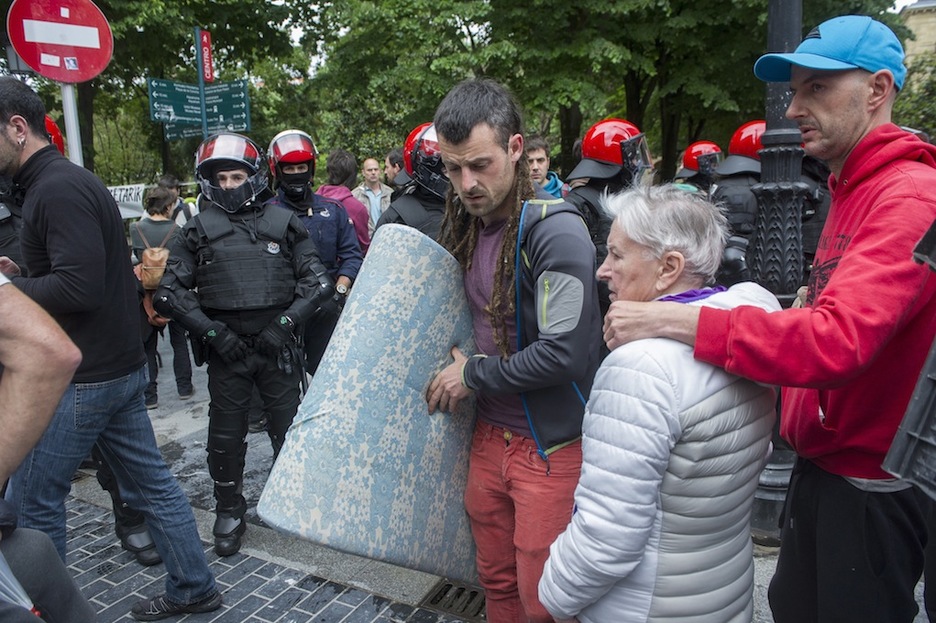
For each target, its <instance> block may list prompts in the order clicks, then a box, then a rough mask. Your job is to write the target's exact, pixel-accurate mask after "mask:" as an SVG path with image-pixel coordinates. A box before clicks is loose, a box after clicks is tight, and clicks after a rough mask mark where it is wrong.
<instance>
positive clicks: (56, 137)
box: [45, 115, 65, 156]
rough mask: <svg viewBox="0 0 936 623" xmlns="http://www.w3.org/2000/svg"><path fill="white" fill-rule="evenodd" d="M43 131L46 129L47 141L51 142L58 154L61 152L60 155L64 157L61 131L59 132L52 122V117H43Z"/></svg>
mask: <svg viewBox="0 0 936 623" xmlns="http://www.w3.org/2000/svg"><path fill="white" fill-rule="evenodd" d="M45 129H46V134H48V135H49V140H51V141H52V144H53V145H55V147H56V148H57V149H58V150H59V152H61V154H62V155H63V156H64V155H65V137H63V136H62V131H61V130H59V127H58V125H57V124H56V123H55V121H53V120H52V117H50V116H49V115H46V116H45Z"/></svg>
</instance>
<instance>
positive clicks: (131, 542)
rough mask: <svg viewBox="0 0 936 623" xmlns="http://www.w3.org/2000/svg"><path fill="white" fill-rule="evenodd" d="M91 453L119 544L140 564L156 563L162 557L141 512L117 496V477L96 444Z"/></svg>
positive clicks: (147, 565) (149, 564) (118, 492)
mask: <svg viewBox="0 0 936 623" xmlns="http://www.w3.org/2000/svg"><path fill="white" fill-rule="evenodd" d="M91 456H92V458H93V459H94V461H95V462H96V463H97V479H98V483H100V485H101V488H102V489H104V490H105V491H107V492H108V493H109V494H110V497H111V502H112V503H113V505H114V532H116V533H117V538H118V539H120V546H121V547H123V548H124V549H125V550H127V551H128V552H130V553H132V554H133V555H134V557H136V559H137V562H138V563H140V564H141V565H143V566H146V567H150V566H152V565H158V564H159V563H161V562H162V558H160V556H159V552H157V551H156V543H154V542H153V537H152V535H151V534H150V532H149V528H147V527H146V522H145V521H144V520H143V514H142V513H140V512H138V511H135V510H133V509H132V508H130V507H129V506H127V504H126V502H124V501H123V500H122V499H121V497H120V489H119V488H118V487H117V479H116V478H114V473H113V472H112V471H111V469H110V466H109V465H108V464H107V462H106V461H105V460H104V456H103V455H102V454H101V452H100V450H98V448H97V446H95V447H94V448H93V449H92V451H91Z"/></svg>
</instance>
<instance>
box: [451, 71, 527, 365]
mask: <svg viewBox="0 0 936 623" xmlns="http://www.w3.org/2000/svg"><path fill="white" fill-rule="evenodd" d="M434 123H435V127H436V132H437V133H438V134H439V135H440V137H442V138H443V139H444V140H446V141H447V142H451V143H454V144H456V145H458V144H460V143H462V142H464V141H466V140H467V139H468V137H469V136H470V135H471V131H472V130H473V129H474V128H475V126H477V125H479V124H481V123H484V124H487V125H488V126H490V127H491V128H492V129H493V130H494V133H495V136H496V137H497V142H498V144H499V145H500V147H501V148H502V149H503V150H504V151H505V152H506V151H507V149H508V145H509V142H510V137H511V136H513V135H514V134H521V135H522V134H523V117H522V115H521V113H520V106H519V105H518V104H517V102H516V100H515V99H514V98H513V96H511V94H510V92H509V91H507V89H505V88H504V87H503V86H501V85H500V84H498V83H497V82H494V81H493V80H488V79H480V80H466V81H464V82H461V83H459V84H458V85H456V86H455V87H454V88H453V89H452V90H451V91H449V93H448V95H446V96H445V99H443V100H442V103H441V104H439V108H438V109H437V110H436V114H435V119H434ZM534 196H535V191H534V190H533V180H532V179H531V178H530V165H529V163H528V162H527V159H526V158H520V160H519V161H518V162H517V165H516V178H515V180H514V186H513V189H512V191H511V193H510V194H509V195H508V196H507V197H506V199H505V201H512V202H513V203H514V209H513V210H511V211H510V216H508V217H507V223H506V224H505V225H504V242H503V244H502V246H501V251H500V255H499V256H498V258H497V266H496V268H495V269H494V290H493V292H492V293H491V302H490V303H489V304H488V306H487V307H486V308H485V310H484V311H485V313H487V314H488V316H489V318H490V320H491V328H492V329H493V332H494V342H495V344H496V345H497V349H498V350H499V351H500V353H501V355H502V356H504V357H506V356H508V355H509V354H510V344H509V341H508V337H507V324H506V322H505V319H506V318H508V317H509V315H510V314H513V313H515V312H516V304H515V302H514V300H515V297H516V287H515V275H514V257H515V254H516V252H517V232H518V230H519V227H520V213H521V210H522V208H523V203H524V202H525V201H527V200H529V199H532V198H533V197H534ZM480 227H481V219H480V218H476V217H473V216H472V215H471V214H469V213H468V211H467V210H466V209H465V207H464V205H463V204H462V202H461V199H460V198H459V196H458V193H457V192H455V190H454V189H452V190H450V191H449V193H448V196H447V197H446V200H445V216H444V218H443V220H442V231H441V234H440V236H439V242H440V244H441V245H442V246H443V247H445V248H446V249H447V250H448V251H449V252H450V253H451V254H452V255H453V256H455V259H456V260H458V263H459V265H460V266H461V267H462V269H463V270H468V269H469V268H471V258H472V256H473V255H474V250H475V246H476V245H477V243H478V231H479V229H480Z"/></svg>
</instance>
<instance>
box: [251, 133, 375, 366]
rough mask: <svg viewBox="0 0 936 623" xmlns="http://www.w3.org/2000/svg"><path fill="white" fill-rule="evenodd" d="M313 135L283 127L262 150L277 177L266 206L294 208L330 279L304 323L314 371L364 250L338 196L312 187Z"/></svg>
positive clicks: (309, 363)
mask: <svg viewBox="0 0 936 623" xmlns="http://www.w3.org/2000/svg"><path fill="white" fill-rule="evenodd" d="M317 155H318V154H317V151H316V149H315V144H314V143H313V142H312V137H311V136H309V135H308V134H306V133H305V132H303V131H301V130H284V131H282V132H280V133H279V134H277V135H276V136H275V137H273V140H272V141H271V142H270V148H269V149H268V150H267V156H268V158H269V160H270V172H271V173H272V174H273V176H274V177H275V178H276V181H277V184H278V188H277V191H276V196H275V197H273V198H272V199H270V201H269V202H268V203H267V207H270V206H276V207H278V208H284V209H286V210H290V211H294V212H295V214H296V216H298V217H299V220H300V221H302V224H303V225H305V227H306V229H307V230H308V232H309V236H310V237H311V238H312V241H313V242H315V248H316V249H317V250H318V254H319V258H320V259H321V261H322V264H323V265H324V266H325V268H326V270H328V275H329V277H331V278H332V279H333V280H334V281H335V292H336V295H335V297H334V298H333V299H332V301H329V302H327V303H326V304H324V305H322V306H321V307H319V309H318V310H317V311H316V313H315V316H314V318H312V319H311V320H310V321H309V322H308V323H307V326H306V329H305V368H306V371H307V372H308V373H309V374H313V375H314V374H315V371H316V370H317V369H318V365H319V363H321V361H322V356H323V355H324V354H325V347H326V346H328V341H329V340H330V339H331V335H332V332H333V331H334V330H335V326H336V325H337V324H338V317H339V315H340V314H341V310H342V309H343V307H344V300H345V297H346V296H347V295H348V292H349V290H350V288H351V285H352V284H353V283H354V280H355V279H356V278H357V274H358V271H359V270H360V269H361V264H362V263H363V262H364V255H363V253H361V246H360V245H359V244H358V239H357V234H356V233H355V230H354V223H353V222H352V221H351V218H350V217H349V216H348V212H347V210H345V208H344V206H343V205H341V203H339V202H338V201H335V200H334V199H329V198H328V197H324V196H322V195H319V194H318V193H315V192H312V186H311V185H310V184H311V182H312V177H313V175H315V161H316V158H317Z"/></svg>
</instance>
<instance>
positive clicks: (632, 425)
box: [539, 283, 779, 623]
mask: <svg viewBox="0 0 936 623" xmlns="http://www.w3.org/2000/svg"><path fill="white" fill-rule="evenodd" d="M693 304H698V305H707V306H712V307H719V308H723V309H727V308H731V307H736V306H739V305H756V306H759V307H762V308H764V309H768V310H776V309H779V305H778V303H777V300H776V298H775V297H774V296H773V295H772V294H770V293H769V292H768V291H767V290H765V289H763V288H761V287H760V286H757V285H755V284H753V283H744V284H739V285H737V286H734V287H732V288H731V289H730V290H728V291H727V292H723V293H719V294H715V295H713V296H710V297H709V298H707V299H704V300H702V301H699V302H697V303H693ZM775 400H776V395H775V392H774V390H773V389H772V388H769V387H764V386H761V385H757V384H755V383H753V382H751V381H748V380H745V379H742V378H739V377H737V376H734V375H732V374H729V373H727V372H725V371H724V370H723V369H721V368H716V367H714V366H711V365H709V364H707V363H703V362H700V361H696V360H695V359H693V357H692V348H691V347H689V346H687V345H685V344H682V343H680V342H676V341H674V340H667V339H652V340H640V341H637V342H633V343H631V344H627V345H625V346H622V347H620V348H618V349H616V350H614V351H612V352H611V354H610V355H609V356H608V357H607V358H606V359H605V361H604V362H603V363H602V365H601V367H600V368H599V369H598V373H597V375H596V376H595V384H594V387H593V388H592V392H591V396H590V398H589V401H588V406H587V408H586V412H585V422H584V425H583V441H582V454H583V464H582V475H581V478H580V480H579V484H578V487H577V488H576V490H575V505H576V510H575V513H574V514H573V516H572V521H571V523H570V524H569V526H568V527H567V528H566V530H565V532H564V533H562V534H561V535H560V536H559V538H558V539H557V540H556V542H555V543H553V545H552V547H551V548H550V555H549V560H548V561H547V563H546V567H545V569H544V570H543V577H542V579H541V580H540V585H539V595H540V600H541V601H542V603H543V605H544V606H546V608H547V610H549V611H550V613H551V614H552V615H553V616H555V617H557V618H570V617H572V616H577V617H578V619H579V621H581V622H582V623H637V622H640V621H667V622H675V621H680V622H688V621H698V622H700V623H702V622H704V623H720V622H728V621H731V622H735V621H738V622H748V621H750V620H751V617H752V614H753V590H754V559H753V551H752V544H751V539H750V518H751V505H752V503H753V497H754V491H755V489H756V488H757V479H758V475H759V474H760V471H761V469H762V468H763V466H764V464H765V462H766V460H767V456H768V453H769V448H770V438H771V432H772V429H773V424H774V418H775V407H776V404H775Z"/></svg>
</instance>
